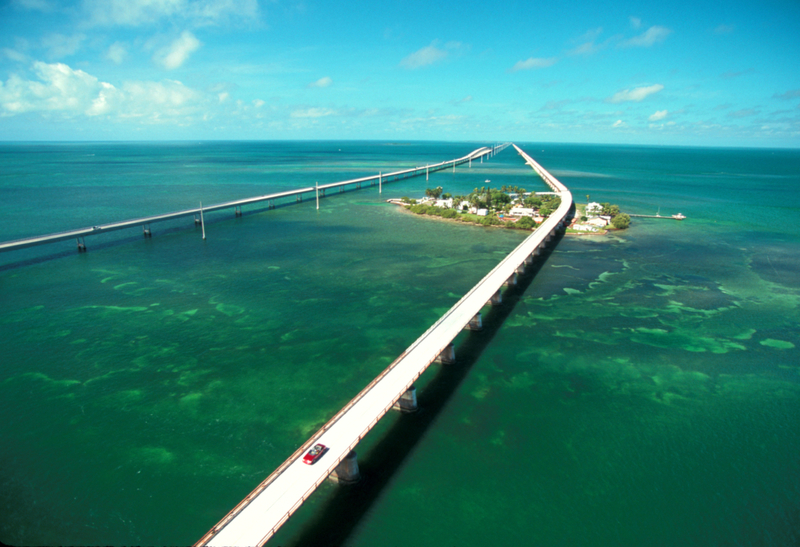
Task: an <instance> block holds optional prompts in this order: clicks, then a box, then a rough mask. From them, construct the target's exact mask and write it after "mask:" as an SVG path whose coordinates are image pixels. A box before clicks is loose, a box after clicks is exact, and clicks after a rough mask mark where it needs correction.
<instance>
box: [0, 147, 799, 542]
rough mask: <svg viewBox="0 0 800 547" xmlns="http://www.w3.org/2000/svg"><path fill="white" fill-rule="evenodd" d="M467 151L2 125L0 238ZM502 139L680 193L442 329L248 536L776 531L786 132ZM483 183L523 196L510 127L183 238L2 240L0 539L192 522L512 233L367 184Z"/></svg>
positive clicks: (778, 535)
mask: <svg viewBox="0 0 800 547" xmlns="http://www.w3.org/2000/svg"><path fill="white" fill-rule="evenodd" d="M484 144H491V143H438V142H435V143H427V142H426V143H422V142H418V143H416V142H412V143H382V142H263V143H260V142H244V143H240V142H230V143H146V144H140V143H121V144H110V143H97V144H92V143H87V144H30V145H27V144H19V145H11V144H7V145H0V227H1V228H2V233H3V234H4V235H3V237H2V239H3V240H12V239H17V238H22V237H27V236H31V235H37V234H42V233H50V232H55V231H59V230H63V229H67V228H78V227H83V226H91V225H95V224H99V223H104V222H109V221H114V220H123V219H128V218H137V217H140V216H146V215H151V214H157V213H163V212H168V211H174V210H180V209H186V208H190V207H196V206H197V203H198V202H199V201H203V203H204V204H211V203H218V202H222V201H227V200H232V199H237V198H245V197H251V196H255V195H262V194H264V193H268V192H272V191H278V190H282V189H291V188H297V187H303V186H309V185H313V184H314V183H315V182H317V181H318V182H320V183H324V182H333V181H337V180H345V179H348V178H353V177H357V176H365V175H369V174H375V173H377V172H379V171H382V172H387V171H392V170H396V169H401V168H406V167H411V166H415V165H424V164H426V163H435V162H439V161H442V160H448V159H452V158H455V157H460V156H463V155H465V154H467V153H468V152H470V151H472V150H474V149H475V148H478V147H479V146H482V145H484ZM517 144H519V145H520V146H521V147H522V148H523V149H524V150H525V151H526V152H528V153H529V154H530V155H531V156H532V157H534V158H535V159H536V160H537V161H539V163H541V164H542V165H543V166H544V167H545V168H546V169H548V170H550V172H551V173H553V174H554V175H555V176H556V177H558V178H559V179H560V180H561V181H562V182H563V183H564V184H566V185H567V186H568V187H569V188H570V189H571V191H572V193H573V196H575V199H576V200H584V199H586V196H587V195H588V196H589V197H590V199H591V200H592V201H600V202H606V201H607V202H611V203H616V204H619V205H620V207H621V208H622V210H624V211H627V212H631V213H640V214H654V213H655V212H656V211H660V212H661V214H667V215H668V214H674V213H677V212H681V213H683V214H684V215H686V216H687V217H688V218H687V219H686V220H684V221H682V222H676V221H671V220H670V221H667V220H652V219H642V220H634V222H633V224H632V226H631V228H630V229H629V230H627V231H625V232H622V233H618V234H615V235H612V236H606V237H602V238H577V237H571V236H568V237H565V238H564V239H563V240H562V241H561V242H559V243H558V245H557V247H556V249H555V250H554V252H553V253H552V254H551V255H550V256H549V257H548V258H547V260H546V261H545V262H544V263H543V265H541V268H540V269H539V271H538V273H537V275H536V276H535V277H534V278H533V280H532V281H531V282H530V284H529V285H528V286H527V287H526V288H525V290H524V292H522V293H521V294H520V295H518V301H517V302H516V303H515V305H514V306H513V308H510V307H509V308H508V309H507V310H506V317H504V318H503V321H502V324H501V323H500V322H499V321H498V322H497V324H495V325H494V326H492V327H490V328H489V329H487V330H488V333H485V334H483V335H479V336H473V335H466V334H462V335H460V336H459V338H458V339H457V352H458V354H459V360H460V362H461V363H462V365H456V366H463V367H464V370H463V371H462V372H461V373H459V372H457V369H451V370H449V371H448V370H446V369H439V368H435V367H434V368H431V369H430V370H429V371H428V372H427V373H426V374H425V375H424V376H423V378H422V379H421V381H420V383H419V384H418V386H417V387H418V395H419V397H420V402H421V403H422V406H423V409H422V411H420V412H419V413H417V414H416V415H413V416H396V415H390V416H387V417H386V418H385V419H384V420H383V421H382V423H381V424H380V425H379V427H378V428H377V429H376V430H375V431H374V432H373V433H371V434H370V435H369V436H368V437H367V438H366V439H365V440H364V441H363V442H362V445H361V446H360V447H359V449H358V450H359V460H360V463H361V466H362V469H363V470H364V474H365V479H364V483H363V484H362V485H361V486H357V487H355V488H354V489H350V490H348V491H343V490H342V489H341V488H339V487H337V486H334V485H328V484H326V485H324V486H323V487H321V488H320V489H319V490H318V492H317V493H315V495H314V496H313V497H312V498H311V499H310V500H309V501H308V502H307V503H306V504H305V505H304V506H303V508H301V510H300V511H299V512H298V513H297V514H296V515H295V516H294V517H292V519H291V520H290V521H289V522H288V523H287V525H285V526H284V528H283V529H282V530H281V531H280V532H279V534H278V535H277V536H276V537H275V538H274V540H273V542H274V543H275V544H276V545H296V544H325V543H326V542H327V539H328V538H332V537H336V538H337V542H339V543H343V544H347V545H385V544H400V543H406V542H408V541H409V538H410V541H413V543H414V544H417V545H428V544H429V545H437V546H439V545H485V544H490V543H491V544H510V543H512V542H518V543H524V544H537V545H554V546H555V545H587V546H589V545H643V544H648V545H698V546H700V545H702V546H707V545H791V544H796V543H797V542H798V532H797V530H798V529H800V487H799V486H798V485H799V484H800V481H798V479H799V478H800V461H799V460H798V457H797V454H798V453H800V436H799V435H798V431H800V429H799V428H798V426H799V425H800V410H799V409H800V404H798V403H800V385H798V380H800V375H799V373H800V368H799V365H800V360H798V349H797V347H798V345H800V339H798V338H800V337H799V336H798V324H799V323H800V313H799V312H798V303H800V282H799V281H798V277H797V274H796V272H797V271H800V267H799V266H800V264H798V261H800V259H798V257H800V252H799V251H800V231H798V230H797V228H796V225H797V224H796V220H797V218H798V214H799V213H800V191H799V190H798V188H800V152H798V151H794V150H746V149H709V148H703V149H701V148H678V147H673V148H659V147H633V146H600V145H555V144H541V143H517ZM486 180H490V181H491V182H490V183H486V182H485V181H486ZM488 184H491V186H496V187H500V186H502V185H504V184H505V185H515V186H523V187H525V188H527V189H528V190H546V187H545V186H544V184H543V183H541V181H539V180H538V179H537V178H536V177H535V175H534V174H533V172H532V170H530V168H527V167H526V166H525V165H524V164H523V162H522V161H521V160H520V158H519V157H518V156H517V155H516V153H515V152H514V150H513V148H509V149H507V150H506V151H504V152H503V153H502V154H500V155H499V156H497V157H496V158H493V159H492V160H491V161H488V162H485V163H477V164H473V166H472V168H471V169H468V168H467V167H460V168H457V169H456V172H455V173H453V172H450V171H445V172H440V173H436V174H432V175H431V177H430V180H429V181H425V178H424V177H421V178H416V179H410V180H405V181H400V182H397V183H391V184H387V185H385V186H384V187H383V193H382V194H378V189H377V187H370V188H364V189H362V190H359V191H354V192H347V193H345V194H338V193H337V194H335V195H330V194H329V196H328V197H327V198H325V199H324V200H323V201H322V205H321V209H320V211H316V210H315V208H314V204H313V203H312V202H305V203H302V204H297V205H289V206H286V207H279V208H278V209H276V210H272V211H262V212H253V211H248V210H247V209H245V213H246V214H245V215H244V217H242V218H238V219H237V218H233V217H232V213H230V212H228V213H224V212H223V213H218V214H213V215H210V218H209V219H207V226H206V229H207V239H206V241H205V242H204V241H202V239H201V238H200V232H199V230H198V229H196V228H195V227H194V226H192V225H191V223H190V222H183V223H182V222H174V223H171V224H168V225H163V226H162V225H153V226H152V228H153V234H154V235H153V238H152V239H147V240H145V239H143V238H142V237H141V234H140V233H138V232H136V231H135V230H134V231H131V232H130V233H125V232H116V233H112V234H107V235H102V236H98V237H97V238H87V246H88V247H89V252H87V253H82V254H78V253H77V252H76V251H75V248H74V243H71V242H65V243H61V244H55V245H52V246H46V247H39V248H33V249H27V250H24V251H19V252H14V253H3V254H0V295H2V296H0V298H2V300H1V301H2V304H3V305H2V308H1V311H0V340H2V341H3V359H2V366H1V367H0V417H2V420H0V435H2V439H3V440H4V443H3V444H4V449H3V451H2V452H0V540H2V541H3V542H5V543H10V544H30V545H41V544H48V545H63V544H75V545H85V544H115V545H123V544H156V545H159V544H164V545H182V544H188V543H192V542H193V541H195V540H196V539H198V538H199V537H200V536H202V535H203V534H204V533H205V532H206V531H207V530H208V529H209V528H210V527H211V526H212V525H213V524H215V523H216V522H217V521H218V520H219V519H220V518H221V517H222V516H223V515H224V514H225V513H226V512H227V511H228V510H229V509H230V508H232V507H233V506H234V505H235V504H236V503H237V502H238V501H239V500H240V499H241V498H243V497H244V496H245V495H246V494H247V493H248V492H249V491H250V490H251V489H252V488H253V487H254V486H255V485H257V484H258V483H259V482H260V481H261V480H262V479H263V478H264V477H266V476H267V475H268V474H269V473H270V472H271V471H272V470H273V469H274V468H275V467H277V466H278V465H279V464H280V463H281V462H282V461H283V460H284V459H285V458H286V457H287V456H288V455H289V454H291V453H292V452H293V451H294V450H295V448H296V447H297V446H298V445H300V444H301V443H302V442H303V441H304V440H305V439H306V438H307V437H308V436H309V435H310V434H311V433H312V432H313V431H314V430H315V429H316V428H317V427H319V426H320V425H321V424H322V423H324V422H325V421H326V420H327V419H328V418H329V417H330V416H331V415H332V414H334V413H335V412H336V410H338V408H340V407H341V406H342V405H343V404H344V403H345V402H347V401H348V400H349V399H350V398H351V397H352V396H354V395H355V394H356V393H357V392H358V391H359V390H360V389H361V388H362V387H363V386H364V385H366V384H367V383H368V382H369V381H370V380H371V379H372V378H373V377H374V376H375V375H376V374H377V373H378V372H380V370H382V369H383V368H384V367H385V366H387V365H388V364H389V363H390V362H391V361H392V360H393V359H394V358H395V357H396V356H397V355H398V354H399V353H400V352H402V351H403V350H404V349H405V348H406V347H407V346H408V345H409V344H410V343H411V342H413V341H414V340H415V339H416V338H417V337H418V336H419V335H420V334H421V333H422V332H424V331H425V330H426V329H427V328H428V326H430V324H431V323H433V322H434V321H435V320H436V319H437V318H438V317H439V316H440V315H441V314H442V313H443V312H444V311H445V310H446V309H448V308H449V307H450V306H451V305H452V304H453V303H455V301H456V300H458V298H460V296H461V295H463V294H464V292H466V291H467V290H469V288H470V287H471V286H472V285H473V284H474V283H475V282H477V281H478V280H479V279H480V278H481V277H483V275H484V274H485V273H486V272H487V271H489V270H490V269H491V268H492V267H493V266H494V264H496V263H497V262H498V261H499V260H500V259H501V258H502V257H503V256H504V254H505V253H507V252H508V251H509V250H511V249H512V248H513V247H514V246H516V245H517V244H518V243H519V241H521V239H522V238H523V237H524V235H523V234H522V233H518V232H510V231H505V230H498V229H484V228H478V227H472V226H462V225H455V224H449V223H445V222H441V221H436V220H431V219H425V218H419V217H416V216H413V215H409V214H405V213H403V212H402V211H399V210H397V209H396V208H394V207H393V206H390V205H387V204H386V203H385V199H387V198H389V197H401V196H404V195H407V196H411V197H416V196H420V195H422V194H423V193H424V190H425V188H426V187H431V186H442V187H443V188H444V189H445V191H446V192H451V193H467V192H469V191H470V190H472V188H474V187H480V186H484V185H488ZM481 336H482V337H483V338H481ZM454 370H456V372H454ZM426 409H427V410H426ZM343 507H344V508H345V510H342V508H343ZM331 534H334V535H331ZM335 534H339V535H338V536H337V535H335Z"/></svg>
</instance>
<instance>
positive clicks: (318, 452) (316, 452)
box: [303, 443, 328, 465]
mask: <svg viewBox="0 0 800 547" xmlns="http://www.w3.org/2000/svg"><path fill="white" fill-rule="evenodd" d="M327 450H328V447H327V446H325V445H324V444H319V443H317V444H315V445H314V448H312V449H311V450H309V451H308V452H306V455H305V456H303V463H307V464H308V465H311V464H313V463H314V462H316V461H317V460H318V459H320V458H321V457H322V455H323V454H325V452H327Z"/></svg>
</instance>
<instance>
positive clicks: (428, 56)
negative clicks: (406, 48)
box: [400, 44, 447, 70]
mask: <svg viewBox="0 0 800 547" xmlns="http://www.w3.org/2000/svg"><path fill="white" fill-rule="evenodd" d="M445 57H447V52H446V51H445V50H443V49H439V48H437V47H436V46H435V45H434V44H431V45H429V46H427V47H424V48H422V49H420V50H418V51H415V52H414V53H412V54H411V55H409V56H408V57H406V58H404V59H403V60H402V61H400V66H402V67H403V68H408V69H412V70H413V69H415V68H421V67H423V66H427V65H432V64H433V63H436V62H438V61H441V60H442V59H444V58H445Z"/></svg>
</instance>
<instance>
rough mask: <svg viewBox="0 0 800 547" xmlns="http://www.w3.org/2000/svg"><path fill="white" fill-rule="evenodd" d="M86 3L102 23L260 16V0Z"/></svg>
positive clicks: (93, 19) (202, 22)
mask: <svg viewBox="0 0 800 547" xmlns="http://www.w3.org/2000/svg"><path fill="white" fill-rule="evenodd" d="M28 1H31V0H28ZM82 6H83V10H84V12H85V13H86V16H87V19H88V22H89V23H90V24H92V25H100V26H116V25H120V26H129V27H137V26H141V25H150V24H154V23H156V22H158V21H160V20H162V19H169V20H172V21H175V20H178V21H185V22H188V23H191V24H192V25H196V26H206V25H218V24H220V23H223V22H227V21H229V20H233V19H237V20H239V21H242V22H252V21H254V20H257V19H258V16H259V9H258V0H83V2H82Z"/></svg>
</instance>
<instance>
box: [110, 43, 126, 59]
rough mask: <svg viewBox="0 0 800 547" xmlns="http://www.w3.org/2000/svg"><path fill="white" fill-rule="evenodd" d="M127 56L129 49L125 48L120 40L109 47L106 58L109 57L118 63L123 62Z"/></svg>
mask: <svg viewBox="0 0 800 547" xmlns="http://www.w3.org/2000/svg"><path fill="white" fill-rule="evenodd" d="M127 56H128V50H127V49H125V46H124V45H123V44H121V43H120V42H114V43H113V44H111V45H110V46H109V47H108V51H106V59H109V60H111V61H113V62H115V63H117V64H120V63H122V61H124V60H125V57H127Z"/></svg>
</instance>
